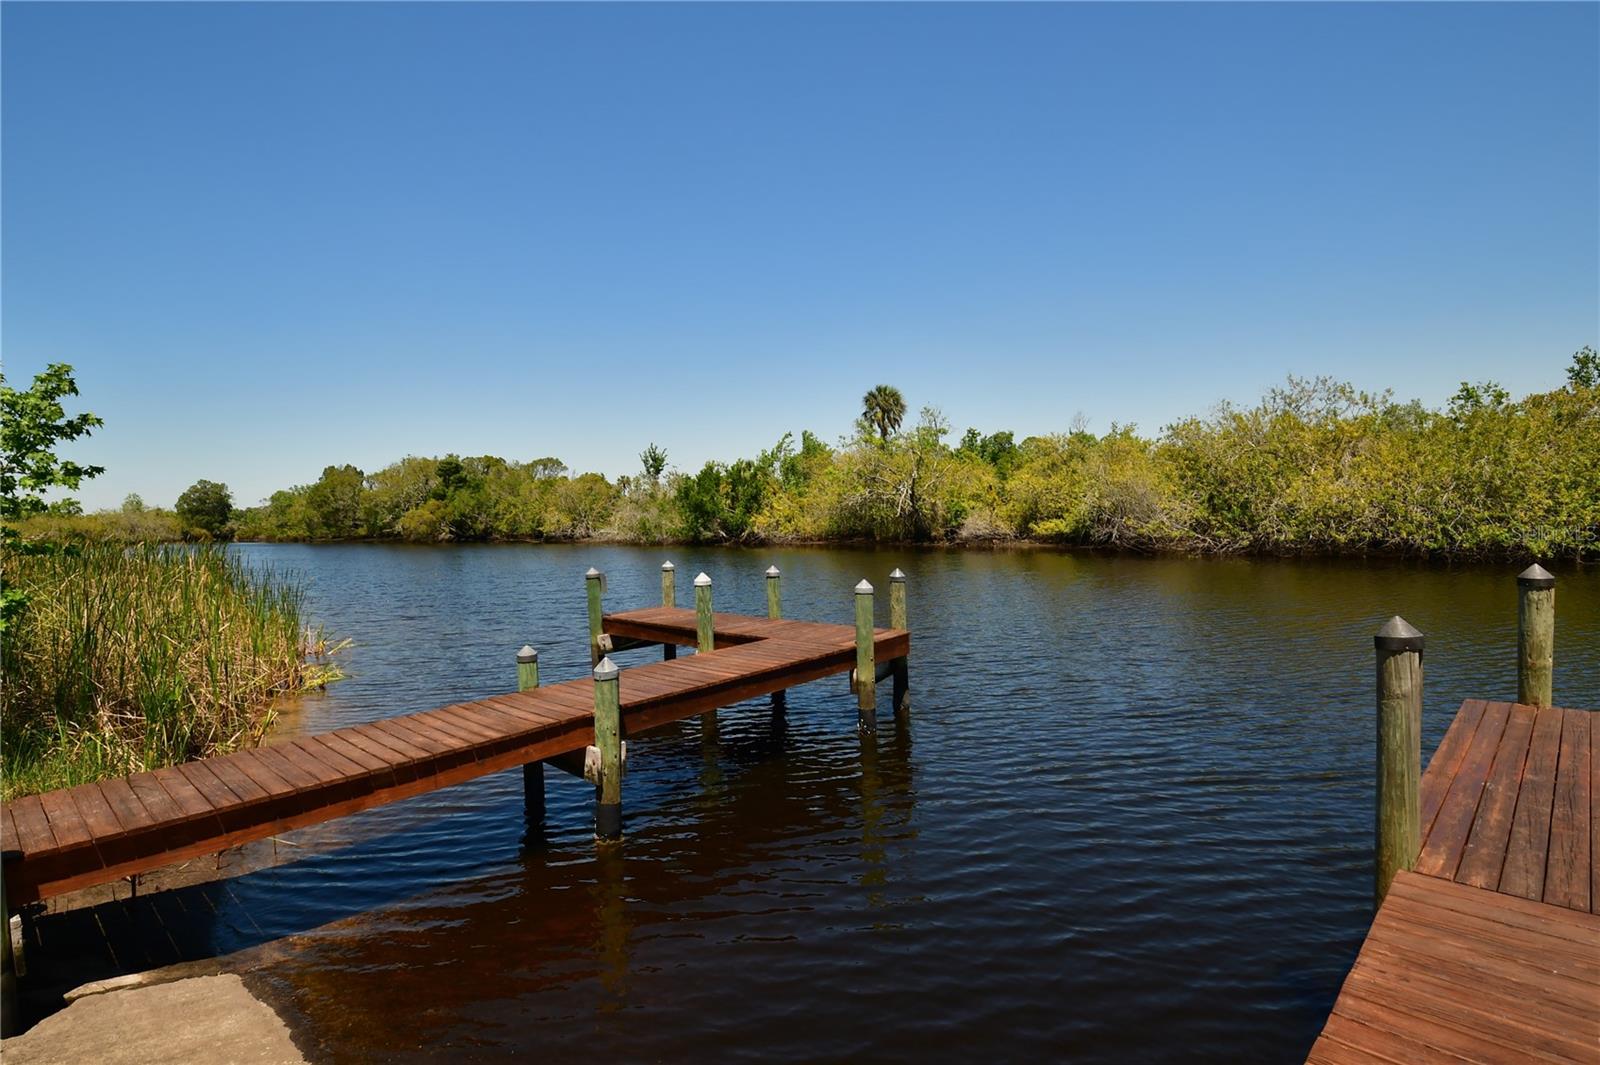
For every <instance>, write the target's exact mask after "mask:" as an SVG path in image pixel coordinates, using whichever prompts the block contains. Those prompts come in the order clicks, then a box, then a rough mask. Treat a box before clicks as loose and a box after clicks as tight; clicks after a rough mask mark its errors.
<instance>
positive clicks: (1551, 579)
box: [1517, 562, 1556, 588]
mask: <svg viewBox="0 0 1600 1065" xmlns="http://www.w3.org/2000/svg"><path fill="white" fill-rule="evenodd" d="M1555 586H1556V578H1555V574H1553V573H1551V572H1550V571H1549V570H1547V569H1545V568H1544V567H1543V566H1541V565H1539V563H1537V562H1535V563H1534V564H1533V565H1531V566H1529V567H1528V568H1527V569H1525V570H1523V571H1522V572H1521V573H1519V574H1517V587H1518V588H1554V587H1555Z"/></svg>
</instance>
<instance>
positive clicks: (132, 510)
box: [122, 492, 144, 514]
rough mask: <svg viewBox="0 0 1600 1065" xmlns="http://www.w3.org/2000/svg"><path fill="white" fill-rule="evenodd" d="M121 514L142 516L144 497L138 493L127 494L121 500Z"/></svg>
mask: <svg viewBox="0 0 1600 1065" xmlns="http://www.w3.org/2000/svg"><path fill="white" fill-rule="evenodd" d="M122 512H123V513H124V514H143V513H144V497H143V496H141V495H140V494H139V493H138V492H129V493H128V494H127V495H126V496H124V497H123V499H122Z"/></svg>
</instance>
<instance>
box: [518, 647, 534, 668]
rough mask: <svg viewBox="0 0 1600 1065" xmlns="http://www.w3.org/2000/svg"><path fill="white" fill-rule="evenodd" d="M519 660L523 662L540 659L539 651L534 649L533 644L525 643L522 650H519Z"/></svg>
mask: <svg viewBox="0 0 1600 1065" xmlns="http://www.w3.org/2000/svg"><path fill="white" fill-rule="evenodd" d="M517 661H518V662H519V663H522V664H527V663H528V662H537V661H539V652H538V651H535V650H534V649H533V645H532V644H527V643H525V644H523V645H522V650H520V651H518V652H517Z"/></svg>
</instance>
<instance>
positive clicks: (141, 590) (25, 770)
mask: <svg viewBox="0 0 1600 1065" xmlns="http://www.w3.org/2000/svg"><path fill="white" fill-rule="evenodd" d="M5 580H6V583H7V584H8V585H11V586H14V587H17V588H20V589H21V590H23V591H25V592H27V593H28V605H27V608H26V610H25V612H24V613H23V615H22V617H21V618H20V620H19V621H18V622H17V623H15V626H14V628H13V629H12V630H11V631H8V632H7V634H6V639H5V643H4V647H3V648H0V670H3V679H4V688H3V689H0V742H3V747H0V764H3V767H4V774H3V792H4V795H5V797H6V798H10V797H11V796H13V795H20V794H28V793H31V792H36V791H42V790H48V789H50V788H58V787H65V786H68V785H72V784H78V783H82V782H84V781H88V780H96V779H101V778H105V777H108V776H116V775H120V774H124V773H129V772H133V771H136V770H141V769H153V768H156V767H159V766H163V765H171V764H173V763H175V762H181V761H185V760H187V759H191V758H197V757H202V756H205V755H208V754H213V753H218V752H223V751H228V750H233V749H236V748H239V747H242V746H246V745H249V744H251V743H254V742H256V741H257V740H258V739H259V738H260V736H261V734H262V732H263V731H264V730H265V729H266V727H267V725H268V724H269V723H270V712H269V709H268V707H269V704H270V701H271V699H272V698H273V697H274V696H275V695H277V694H279V693H282V692H287V691H293V690H296V689H301V688H305V687H308V686H314V685H317V684H321V683H325V682H326V680H327V679H329V678H330V676H331V675H332V673H331V670H330V668H329V667H327V666H326V665H321V664H317V663H315V662H308V661H307V654H308V652H312V651H317V650H320V648H317V647H315V646H313V644H315V643H316V642H317V637H316V636H315V635H314V634H311V633H308V630H307V627H306V621H305V617H304V607H303V599H302V593H301V592H300V590H299V589H298V588H297V587H296V586H294V585H293V584H292V583H289V582H286V581H284V580H283V579H281V578H278V577H276V576H274V575H271V574H268V573H264V572H261V571H258V570H255V569H252V568H251V567H249V566H248V565H246V564H245V563H243V562H242V561H240V560H239V559H238V558H236V557H233V556H231V555H229V554H228V553H227V552H226V551H224V550H222V549H219V548H210V547H206V548H185V547H179V546H174V545H166V546H151V545H135V546H123V545H119V544H114V543H96V542H78V543H75V544H74V545H73V546H72V547H71V548H70V549H69V550H68V551H65V552H62V553H57V554H45V555H17V554H8V555H7V557H6V559H5Z"/></svg>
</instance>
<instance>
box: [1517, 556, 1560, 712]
mask: <svg viewBox="0 0 1600 1065" xmlns="http://www.w3.org/2000/svg"><path fill="white" fill-rule="evenodd" d="M1555 650H1556V579H1555V577H1554V576H1553V575H1552V574H1551V573H1550V571H1549V570H1547V569H1545V568H1544V567H1543V566H1541V565H1539V564H1538V563H1537V562H1535V563H1534V564H1533V565H1531V566H1529V567H1528V568H1527V569H1525V570H1523V571H1522V572H1521V573H1519V574H1518V575H1517V702H1519V703H1526V704H1527V705H1529V706H1549V705H1550V701H1551V700H1552V699H1553V698H1554V697H1555V692H1554V689H1555Z"/></svg>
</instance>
